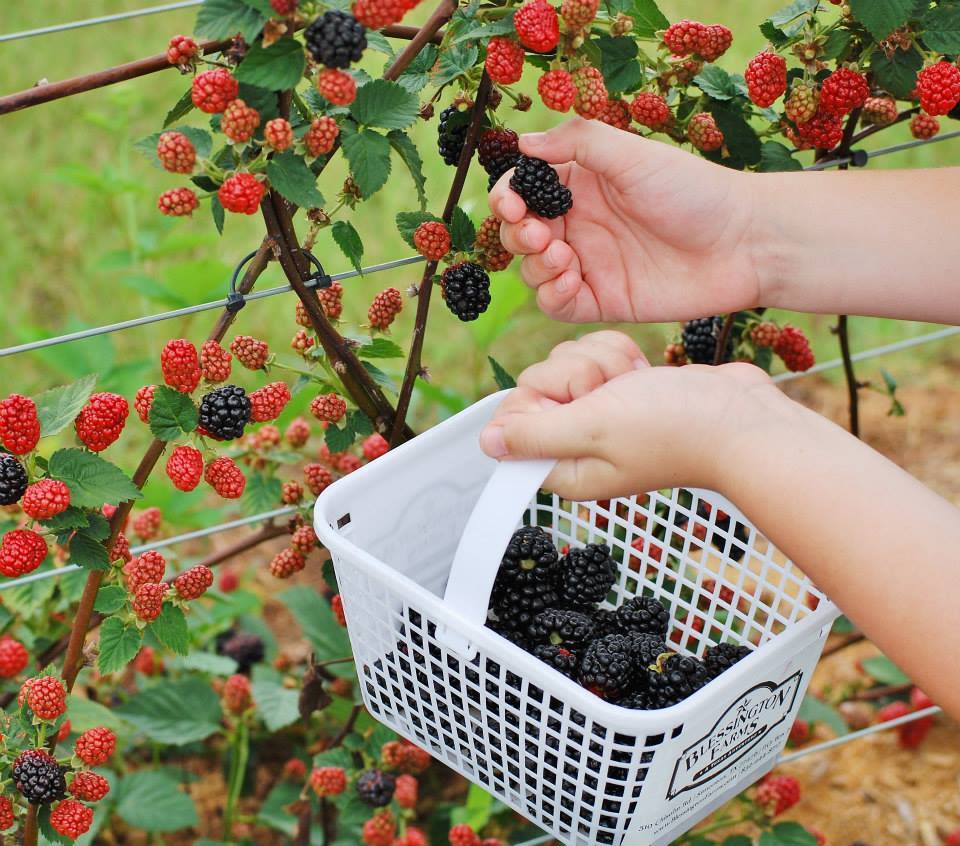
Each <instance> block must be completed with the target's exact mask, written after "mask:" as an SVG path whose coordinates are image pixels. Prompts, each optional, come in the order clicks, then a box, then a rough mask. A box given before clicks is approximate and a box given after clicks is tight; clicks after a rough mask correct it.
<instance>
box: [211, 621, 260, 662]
mask: <svg viewBox="0 0 960 846" xmlns="http://www.w3.org/2000/svg"><path fill="white" fill-rule="evenodd" d="M217 654H218V655H225V656H226V657H227V658H233V660H234V661H236V662H237V671H238V672H240V673H248V672H249V671H250V668H251V667H252V666H253V665H254V664H258V663H260V662H261V661H262V660H263V639H262V638H261V637H260V636H259V635H255V634H251V633H250V632H238V631H236V629H227V630H226V631H225V632H220V634H218V635H217Z"/></svg>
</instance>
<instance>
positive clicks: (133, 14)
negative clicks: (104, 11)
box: [0, 0, 203, 43]
mask: <svg viewBox="0 0 960 846" xmlns="http://www.w3.org/2000/svg"><path fill="white" fill-rule="evenodd" d="M202 3H203V0H180V2H178V3H164V4H163V5H162V6H147V7H145V8H143V9H133V10H131V11H129V12H117V13H116V14H113V15H100V16H99V17H96V18H85V19H84V20H80V21H69V22H67V23H62V24H52V25H50V26H41V27H38V28H37V29H25V30H23V31H21V32H8V33H6V34H5V35H0V43H2V42H4V41H17V40H19V39H21V38H34V37H35V36H38V35H51V34H53V33H55V32H66V31H67V30H71V29H81V28H82V27H86V26H95V25H97V24H105V23H113V22H114V21H125V20H129V19H130V18H142V17H145V16H146V15H156V14H157V13H159V12H173V11H176V10H177V9H188V8H190V7H191V6H199V5H201V4H202Z"/></svg>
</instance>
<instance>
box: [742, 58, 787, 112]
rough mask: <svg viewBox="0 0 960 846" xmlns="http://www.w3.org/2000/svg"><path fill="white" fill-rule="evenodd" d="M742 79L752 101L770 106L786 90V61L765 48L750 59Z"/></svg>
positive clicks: (761, 105)
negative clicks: (744, 80) (745, 82)
mask: <svg viewBox="0 0 960 846" xmlns="http://www.w3.org/2000/svg"><path fill="white" fill-rule="evenodd" d="M744 79H746V81H747V91H748V92H749V94H750V99H751V100H753V102H754V103H756V104H757V105H758V106H760V107H761V108H767V106H772V105H773V104H774V102H776V101H777V100H778V99H779V98H780V96H781V95H782V94H783V93H784V92H785V91H786V90H787V61H786V59H784V58H783V56H778V55H777V54H776V53H771V52H769V51H766V50H765V51H764V52H762V53H758V54H757V55H756V56H754V57H753V58H752V59H751V60H750V63H749V64H748V65H747V70H746V72H745V73H744Z"/></svg>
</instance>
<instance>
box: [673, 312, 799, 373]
mask: <svg viewBox="0 0 960 846" xmlns="http://www.w3.org/2000/svg"><path fill="white" fill-rule="evenodd" d="M740 317H741V315H737V316H736V318H735V320H734V331H731V332H730V333H729V334H728V336H727V341H726V346H725V349H724V351H723V355H722V356H721V357H720V360H721V362H727V361H731V360H732V359H733V358H734V357H736V358H738V359H740V360H747V361H752V360H753V358H754V356H755V354H756V352H757V351H758V350H761V349H769V350H771V351H772V352H773V353H774V354H775V355H777V356H779V357H780V359H781V360H782V361H783V364H784V366H785V367H786V368H787V370H790V371H792V372H802V371H804V370H809V369H810V368H811V367H813V365H814V363H815V358H814V355H813V349H812V348H811V347H810V341H809V340H808V339H807V336H806V335H805V334H804V332H803V330H802V329H798V328H797V327H795V326H791V325H789V324H787V325H786V326H783V327H780V326H778V325H777V324H776V323H774V322H772V321H770V320H764V321H760V322H757V321H755V320H747V321H746V322H742V321H740ZM723 325H724V319H723V318H722V317H719V316H714V317H701V318H697V319H695V320H688V321H687V322H686V323H684V324H683V327H682V330H681V335H680V342H679V343H677V342H673V343H670V344H668V345H667V348H666V350H665V351H664V361H665V362H666V363H667V364H671V365H683V364H688V363H689V364H713V363H714V361H716V357H717V345H718V344H719V343H720V338H721V337H722V335H723ZM735 335H736V336H737V337H736V338H735ZM735 353H736V355H735Z"/></svg>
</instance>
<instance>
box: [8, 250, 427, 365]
mask: <svg viewBox="0 0 960 846" xmlns="http://www.w3.org/2000/svg"><path fill="white" fill-rule="evenodd" d="M425 260H426V259H424V257H423V256H408V257H407V258H402V259H394V260H393V261H385V262H382V263H380V264H373V265H370V267H364V268H363V269H362V270H345V271H344V272H343V273H335V274H334V275H332V276H331V277H330V278H331V279H332V280H333V281H334V282H337V281H339V280H340V279H351V278H352V277H354V276H366V275H368V274H372V273H379V272H380V271H382V270H392V269H393V268H395V267H403V266H404V265H407V264H416V263H418V262H421V261H425ZM307 287H308V288H312V287H314V284H310V283H307ZM292 290H293V289H292V288H291V287H290V286H289V285H278V286H277V287H276V288H265V289H264V290H262V291H255V292H253V293H250V294H244V295H243V298H244V300H245V301H247V302H250V301H251V300H263V299H266V298H267V297H275V296H276V295H277V294H286V293H287V292H288V291H292ZM227 305H228V300H227V298H224V299H222V300H211V301H210V302H207V303H198V304H197V305H192V306H184V307H183V308H176V309H173V310H172V311H161V312H158V313H157V314H148V315H144V316H143V317H135V318H133V319H131V320H122V321H120V322H119V323H108V324H106V325H104V326H94V327H92V328H90V329H81V330H79V331H77V332H69V333H67V334H65V335H55V336H54V337H52V338H41V339H40V340H37V341H29V342H28V343H25V344H17V345H16V346H13V347H5V348H4V349H0V358H5V357H6V356H10V355H17V354H18V353H24V352H32V351H33V350H42V349H44V348H45V347H53V346H56V345H57V344H66V343H69V342H70V341H82V340H84V339H86V338H93V337H95V336H97V335H107V334H110V333H112V332H120V331H122V330H124V329H133V328H135V327H137V326H146V325H148V324H150V323H159V322H160V321H162V320H172V319H173V318H175V317H185V316H187V315H190V314H199V313H200V312H202V311H212V310H213V309H217V308H226V306H227Z"/></svg>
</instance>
